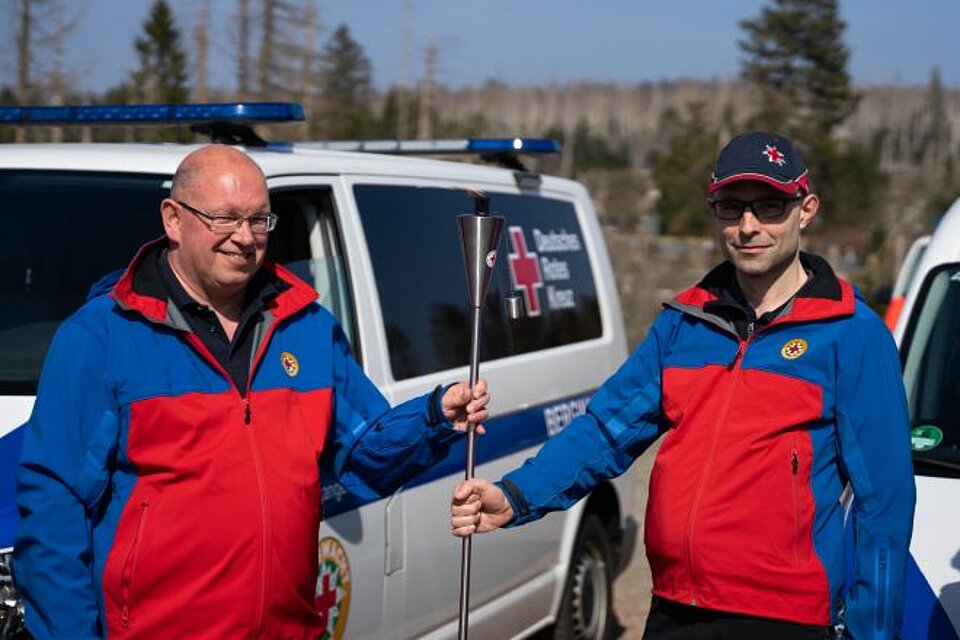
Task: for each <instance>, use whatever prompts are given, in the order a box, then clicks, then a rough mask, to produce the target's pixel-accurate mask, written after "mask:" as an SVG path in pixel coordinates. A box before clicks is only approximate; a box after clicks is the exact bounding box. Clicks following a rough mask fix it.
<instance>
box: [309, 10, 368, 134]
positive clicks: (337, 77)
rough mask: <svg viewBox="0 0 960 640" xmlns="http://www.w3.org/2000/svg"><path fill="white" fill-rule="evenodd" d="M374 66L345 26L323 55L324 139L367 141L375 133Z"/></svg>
mask: <svg viewBox="0 0 960 640" xmlns="http://www.w3.org/2000/svg"><path fill="white" fill-rule="evenodd" d="M372 82H373V81H372V66H371V64H370V59H369V58H368V57H367V54H366V53H365V52H364V51H363V47H362V46H361V45H360V43H358V42H357V41H356V40H354V39H353V37H352V36H351V35H350V30H349V28H348V27H347V26H346V25H344V24H341V25H340V26H339V27H337V28H336V30H335V31H334V32H333V34H332V35H331V36H330V40H329V41H328V42H327V44H326V46H325V47H324V48H323V52H322V53H321V54H320V74H319V88H320V100H321V104H322V106H321V114H320V128H321V132H320V133H321V135H323V136H324V137H326V138H328V139H336V138H363V137H365V136H367V135H368V134H369V133H370V131H371V130H372V126H373V119H372V116H371V113H370V106H369V104H370V94H371V85H372Z"/></svg>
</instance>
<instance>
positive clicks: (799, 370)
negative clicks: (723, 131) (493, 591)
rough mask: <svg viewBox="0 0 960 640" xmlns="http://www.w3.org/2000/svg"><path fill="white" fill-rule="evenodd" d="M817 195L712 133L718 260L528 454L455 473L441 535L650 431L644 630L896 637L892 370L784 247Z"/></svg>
mask: <svg viewBox="0 0 960 640" xmlns="http://www.w3.org/2000/svg"><path fill="white" fill-rule="evenodd" d="M819 206H820V201H819V198H818V197H817V195H816V194H815V193H813V191H812V190H811V188H810V182H809V179H808V175H807V169H806V166H805V165H804V163H803V160H802V159H801V158H800V155H799V154H798V153H797V152H796V151H795V150H794V148H793V145H792V144H791V143H790V141H789V140H787V139H786V138H784V137H782V136H777V135H772V134H769V133H764V132H753V133H748V134H745V135H741V136H738V137H736V138H734V139H733V140H732V141H731V142H729V143H728V144H727V145H726V146H725V147H724V148H723V150H721V152H720V154H719V156H718V157H717V161H716V165H715V170H714V173H713V176H712V179H711V181H710V185H709V197H708V199H707V209H708V211H709V212H710V214H711V215H712V217H713V221H714V230H715V233H716V238H717V242H718V243H719V245H720V248H721V250H722V251H723V254H724V256H725V257H726V261H725V262H724V263H722V264H721V265H719V266H718V267H716V268H714V269H713V270H712V271H711V272H710V273H708V274H707V276H706V277H705V278H704V279H703V280H702V281H701V282H700V283H699V284H697V285H696V286H694V287H692V288H690V289H688V290H686V291H684V292H683V293H681V294H680V295H678V296H677V297H676V298H674V299H673V300H671V301H670V302H667V303H666V304H665V305H664V306H665V308H664V310H663V312H662V313H661V314H660V315H659V316H658V318H657V319H656V321H655V322H654V324H653V327H652V328H651V330H650V333H649V334H648V336H647V338H646V340H645V341H644V342H643V343H642V344H641V345H640V347H639V348H638V349H637V350H636V351H635V352H634V353H633V354H632V355H631V356H630V358H629V359H628V360H627V362H626V363H625V364H624V365H623V366H622V367H621V368H620V370H619V371H618V372H617V373H616V374H614V376H613V377H611V378H610V379H609V380H608V381H607V382H606V383H604V385H603V386H602V387H601V388H600V390H599V391H598V392H597V394H596V395H595V396H594V398H593V400H592V401H591V403H590V405H589V406H588V408H587V412H586V414H585V415H583V416H581V417H579V418H577V419H576V420H575V421H574V422H572V423H571V424H570V426H568V427H567V428H566V430H564V431H563V432H561V434H560V435H558V436H556V437H555V438H553V439H552V440H550V441H549V442H548V443H547V444H546V445H544V447H543V448H542V449H541V451H540V452H539V453H538V454H537V455H536V456H535V457H533V458H531V459H529V460H528V461H527V462H526V463H525V464H524V465H523V466H522V467H521V468H519V469H517V470H514V471H512V472H510V473H508V474H506V475H505V476H504V477H503V478H502V479H501V480H500V481H499V482H497V483H495V484H494V483H490V482H489V481H486V480H480V479H477V480H472V481H468V482H464V483H462V484H460V485H459V486H458V487H457V488H456V489H455V491H454V495H453V503H452V520H451V521H452V526H453V533H454V534H455V535H460V536H463V535H470V534H472V533H475V532H485V531H492V530H494V529H497V528H499V527H503V526H517V525H520V524H523V523H526V522H529V521H531V520H534V519H536V518H539V517H541V516H543V515H544V514H545V513H547V512H549V511H552V510H556V509H563V508H567V507H569V506H571V505H572V504H574V503H575V502H576V501H577V500H579V499H580V498H581V497H583V496H584V495H585V494H586V493H587V492H589V491H590V489H591V488H592V487H593V486H595V485H596V483H597V482H598V481H599V479H601V478H609V477H612V476H616V475H619V474H620V473H622V472H623V471H625V470H626V469H627V468H628V467H629V466H630V464H631V463H632V462H633V460H634V459H635V458H636V457H637V456H639V455H640V454H641V453H643V451H644V450H645V449H646V448H647V447H648V446H650V444H652V443H653V442H654V441H655V440H656V439H657V438H658V437H660V436H661V435H664V436H665V437H664V442H663V444H662V446H661V448H660V450H659V452H658V454H657V458H656V461H655V464H654V467H653V471H652V475H651V478H650V494H649V500H648V504H647V514H646V521H645V542H646V551H647V557H648V559H649V561H650V569H651V573H652V575H653V601H652V605H651V611H650V614H649V616H648V618H647V626H646V630H645V634H644V637H645V638H647V639H649V640H660V639H667V638H669V639H686V638H696V639H699V638H703V639H707V638H710V639H731V640H734V639H735V640H743V639H748V638H758V639H761V638H763V639H768V638H777V639H778V640H790V639H793V638H798V639H799V638H827V637H839V636H840V635H844V634H845V635H844V637H852V638H855V639H857V640H861V639H864V638H870V639H875V638H877V639H879V638H894V637H895V636H897V635H898V633H899V631H900V622H901V617H902V611H901V609H902V599H903V589H904V574H905V569H906V561H907V549H908V546H909V540H910V531H911V525H912V518H913V506H914V499H915V491H914V483H913V472H912V467H911V460H910V445H909V436H908V416H907V408H906V400H905V395H904V390H903V385H902V382H901V377H900V363H899V358H898V356H897V350H896V347H895V345H894V342H893V339H892V337H891V336H890V334H889V332H888V331H887V330H886V328H885V326H884V324H883V322H882V320H880V318H878V317H877V316H876V315H875V314H874V313H873V312H872V311H870V309H869V308H868V307H867V306H866V304H865V303H864V301H863V299H862V297H861V296H860V294H859V293H858V292H857V291H856V290H855V289H854V288H853V287H852V286H851V285H850V284H848V283H846V282H844V281H843V280H841V279H839V278H838V277H837V276H836V275H834V273H833V271H832V270H831V268H830V266H829V265H828V264H827V262H826V261H825V260H823V259H822V258H819V257H817V256H815V255H811V254H807V253H803V252H801V251H800V236H801V232H802V231H803V230H804V229H805V228H807V227H808V226H809V225H810V223H811V222H812V221H813V220H814V218H815V217H816V215H817V213H818V210H819ZM848 483H849V486H850V487H851V488H852V490H853V501H852V507H851V510H850V514H849V518H850V520H849V527H850V529H852V540H853V543H852V547H851V549H849V550H847V549H845V540H844V531H845V530H844V513H843V506H842V505H841V496H842V495H843V494H844V488H845V486H846V485H847V484H848ZM850 552H852V557H851V556H850V555H849V554H850Z"/></svg>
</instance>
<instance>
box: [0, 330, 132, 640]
mask: <svg viewBox="0 0 960 640" xmlns="http://www.w3.org/2000/svg"><path fill="white" fill-rule="evenodd" d="M105 362H106V354H105V352H104V346H103V343H102V341H101V340H98V339H97V338H96V337H94V336H93V335H92V334H91V333H90V332H89V331H88V330H87V329H86V328H84V327H83V326H81V325H80V324H79V323H77V322H75V321H71V320H68V321H67V322H66V323H64V325H62V326H61V328H60V330H59V331H58V332H57V334H56V336H55V337H54V340H53V342H52V344H51V346H50V350H49V352H48V354H47V358H46V361H45V363H44V366H43V372H42V374H41V378H40V387H39V391H38V393H37V400H36V403H35V405H34V408H33V413H32V414H31V416H30V420H29V422H28V423H27V425H26V426H25V431H26V432H25V434H24V442H23V449H22V450H21V455H20V464H19V467H18V470H17V506H18V510H19V514H20V523H19V527H18V530H17V537H16V543H15V550H14V561H13V569H14V574H15V578H16V581H17V584H18V586H19V588H20V589H21V591H22V594H23V597H24V601H25V605H26V620H27V628H28V630H29V631H30V633H31V634H33V636H34V637H36V638H48V637H71V638H99V637H101V635H102V628H101V620H100V606H99V602H100V597H99V595H100V594H99V592H98V589H97V586H96V580H95V578H94V575H93V544H92V539H91V534H90V527H91V516H90V514H91V513H92V512H93V510H94V509H95V508H96V505H97V504H98V502H99V500H100V498H101V496H102V495H103V492H104V490H105V489H106V487H107V484H108V480H109V473H108V469H109V465H110V462H109V460H110V459H111V456H113V455H115V452H116V439H117V429H118V420H117V413H116V408H115V405H114V403H113V402H112V400H111V398H112V395H111V393H110V392H109V390H108V387H107V384H106V382H105Z"/></svg>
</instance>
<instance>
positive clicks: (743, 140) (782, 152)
mask: <svg viewBox="0 0 960 640" xmlns="http://www.w3.org/2000/svg"><path fill="white" fill-rule="evenodd" d="M741 180H756V181H758V182H765V183H767V184H769V185H771V186H774V187H776V188H777V189H779V190H780V191H783V192H784V193H788V194H790V195H792V196H793V195H797V194H798V193H809V191H810V189H809V187H808V186H807V165H805V164H804V163H803V158H801V157H800V154H799V153H797V151H796V150H795V149H794V148H793V145H792V144H791V143H790V141H789V140H788V139H787V138H785V137H783V136H780V135H776V134H774V133H766V132H764V131H752V132H750V133H745V134H743V135H739V136H737V137H736V138H734V139H733V140H731V141H730V142H728V143H727V146H725V147H724V148H723V149H721V150H720V155H718V156H717V164H716V165H715V166H714V169H713V176H711V178H710V193H714V192H715V191H717V190H718V189H720V188H721V187H724V186H726V185H728V184H731V183H733V182H740V181H741Z"/></svg>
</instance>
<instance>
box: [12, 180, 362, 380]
mask: <svg viewBox="0 0 960 640" xmlns="http://www.w3.org/2000/svg"><path fill="white" fill-rule="evenodd" d="M169 181H170V176H164V175H144V174H134V173H97V172H89V171H83V172H79V171H74V172H67V171H0V202H3V203H4V206H3V209H2V213H0V215H2V216H3V222H4V247H3V250H2V251H0V309H2V310H3V313H2V314H0V395H34V394H35V393H36V390H37V381H38V379H39V377H40V368H41V366H42V365H43V359H44V357H45V356H46V353H47V348H48V347H49V345H50V340H51V339H52V338H53V334H54V333H55V332H56V330H57V327H58V326H59V324H60V322H62V321H63V320H64V319H65V318H66V317H67V316H69V315H70V314H71V313H73V312H74V311H76V310H77V309H78V308H79V307H80V306H81V305H82V304H83V302H84V300H85V299H86V297H87V293H88V292H89V291H90V287H91V286H92V285H93V284H95V283H96V282H97V281H98V280H100V279H101V278H102V277H103V276H105V275H107V274H109V273H111V272H113V271H116V270H118V269H123V268H124V267H126V266H127V264H128V263H129V262H130V260H131V259H132V258H133V256H134V253H135V252H136V251H137V249H138V248H139V247H140V246H141V245H143V244H144V243H146V242H148V241H150V240H153V239H155V238H158V237H160V236H161V235H162V234H163V225H162V223H161V220H160V201H161V200H162V199H163V198H164V197H166V196H167V195H168V193H169ZM271 209H273V210H275V211H276V212H277V213H278V214H279V216H280V221H279V222H278V224H277V228H276V229H275V230H274V231H273V232H272V233H271V234H270V243H269V244H268V255H269V256H270V257H271V258H272V259H274V260H276V261H278V262H280V263H282V264H284V265H285V266H287V267H288V268H289V269H290V270H291V271H293V272H294V273H295V274H297V275H299V276H301V277H303V278H304V279H305V280H306V281H307V282H309V283H311V284H313V285H314V286H315V287H316V288H317V290H318V291H319V293H320V302H321V304H323V305H325V306H326V307H327V308H328V309H330V310H331V311H332V312H333V313H334V315H336V316H337V318H338V319H339V320H340V321H341V324H342V325H343V327H344V330H345V332H346V334H347V338H348V339H349V340H350V341H351V344H352V345H355V342H356V339H355V335H356V331H355V329H354V323H353V310H352V309H353V308H352V299H351V297H350V290H349V286H348V280H347V276H346V269H345V268H344V266H343V255H342V253H341V251H340V246H341V243H340V240H339V233H338V230H337V227H336V223H335V216H334V210H333V204H332V197H331V193H330V189H329V188H324V187H315V188H310V189H300V190H285V191H281V192H279V193H276V194H274V193H271Z"/></svg>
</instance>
